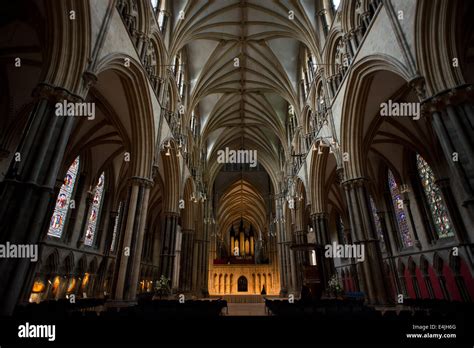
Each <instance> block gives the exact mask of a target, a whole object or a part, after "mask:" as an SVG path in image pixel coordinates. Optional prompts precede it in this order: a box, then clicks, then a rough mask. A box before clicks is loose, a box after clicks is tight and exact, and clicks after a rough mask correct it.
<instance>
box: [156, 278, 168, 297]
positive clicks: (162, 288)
mask: <svg viewBox="0 0 474 348" xmlns="http://www.w3.org/2000/svg"><path fill="white" fill-rule="evenodd" d="M155 290H156V292H157V293H158V296H159V297H160V299H161V297H162V296H167V295H169V294H170V293H171V289H170V280H169V278H166V277H165V276H164V275H162V276H161V277H160V280H157V281H156V287H155Z"/></svg>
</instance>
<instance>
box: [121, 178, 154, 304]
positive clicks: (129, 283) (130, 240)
mask: <svg viewBox="0 0 474 348" xmlns="http://www.w3.org/2000/svg"><path fill="white" fill-rule="evenodd" d="M152 183H153V182H152V181H151V180H149V179H146V178H139V177H133V178H132V179H131V189H130V198H129V204H128V211H127V212H125V210H124V214H126V216H127V218H126V225H125V231H124V236H123V238H122V239H121V247H120V248H118V252H117V263H118V277H117V283H116V287H115V299H117V300H134V299H135V297H136V293H137V287H138V277H139V274H140V264H141V256H142V249H143V248H142V247H143V234H144V230H145V222H146V216H147V210H148V199H149V195H150V187H151V185H152Z"/></svg>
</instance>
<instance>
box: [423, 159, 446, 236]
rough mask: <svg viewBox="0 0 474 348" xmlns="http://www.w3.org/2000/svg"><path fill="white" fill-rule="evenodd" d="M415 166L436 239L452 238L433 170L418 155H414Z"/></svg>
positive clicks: (444, 206)
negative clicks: (436, 235)
mask: <svg viewBox="0 0 474 348" xmlns="http://www.w3.org/2000/svg"><path fill="white" fill-rule="evenodd" d="M416 166H417V168H418V174H419V175H420V179H421V185H422V187H423V191H424V192H425V197H426V200H427V202H428V205H429V207H430V211H431V217H432V218H433V222H434V225H435V228H436V233H437V234H438V237H439V238H446V237H452V236H454V231H453V227H452V224H451V220H450V218H449V215H448V210H447V209H446V205H445V204H444V201H443V197H442V196H441V192H440V189H439V187H438V185H436V183H435V180H436V179H435V176H434V173H433V170H432V169H431V167H430V166H429V165H428V163H426V161H425V160H424V159H423V157H421V156H420V155H419V154H417V155H416Z"/></svg>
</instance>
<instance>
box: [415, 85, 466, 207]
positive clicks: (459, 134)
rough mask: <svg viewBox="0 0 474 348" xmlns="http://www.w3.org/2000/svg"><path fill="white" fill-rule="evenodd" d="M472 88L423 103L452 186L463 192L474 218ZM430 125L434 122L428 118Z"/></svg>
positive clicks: (462, 89)
mask: <svg viewBox="0 0 474 348" xmlns="http://www.w3.org/2000/svg"><path fill="white" fill-rule="evenodd" d="M473 96H474V92H473V88H472V86H459V87H457V88H456V89H452V90H449V91H446V92H444V93H442V94H439V95H436V96H435V97H432V98H429V99H427V100H426V101H425V102H424V103H423V109H424V110H425V111H427V112H428V113H429V115H430V116H431V118H432V122H430V124H432V126H433V129H434V131H435V133H436V135H437V137H438V139H439V142H440V144H441V148H442V150H443V154H444V157H445V159H446V162H447V163H448V165H449V168H450V171H451V174H452V177H451V180H452V182H453V183H457V184H458V186H459V189H460V190H461V191H462V194H463V196H462V205H463V206H464V207H465V208H466V209H468V211H469V214H468V215H469V216H474V162H473V161H472V154H473V153H474V142H473V140H472V139H474V129H473V127H472V120H473V119H474V108H473V103H472V100H473ZM428 121H431V120H430V119H429V118H428Z"/></svg>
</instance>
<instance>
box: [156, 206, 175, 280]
mask: <svg viewBox="0 0 474 348" xmlns="http://www.w3.org/2000/svg"><path fill="white" fill-rule="evenodd" d="M177 225H178V214H177V213H174V212H166V213H164V216H163V230H162V234H161V236H162V237H161V254H160V276H161V275H164V276H165V277H167V278H168V279H173V274H174V258H175V256H176V255H175V250H176V227H177Z"/></svg>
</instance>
